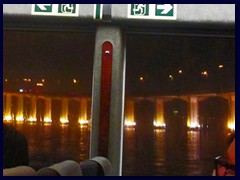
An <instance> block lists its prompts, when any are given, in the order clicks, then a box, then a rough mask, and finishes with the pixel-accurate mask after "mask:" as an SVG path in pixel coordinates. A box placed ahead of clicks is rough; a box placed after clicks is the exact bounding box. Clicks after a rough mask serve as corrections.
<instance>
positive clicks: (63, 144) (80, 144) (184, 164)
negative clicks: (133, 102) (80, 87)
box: [16, 124, 226, 176]
mask: <svg viewBox="0 0 240 180" xmlns="http://www.w3.org/2000/svg"><path fill="white" fill-rule="evenodd" d="M16 128H17V129H18V130H19V131H21V132H22V133H23V134H24V135H25V136H26V137H27V140H28V143H29V153H30V154H29V155H30V165H31V166H32V167H34V168H35V169H39V168H41V167H44V166H49V165H52V164H53V163H58V162H60V161H63V160H66V159H72V160H75V161H78V162H80V161H83V160H86V159H88V152H89V141H90V130H89V128H88V127H81V126H80V125H78V124H71V125H64V126H61V125H41V124H16ZM225 136H226V135H225V134H224V133H219V132H217V131H216V130H213V129H208V130H204V131H185V130H178V128H175V129H168V130H160V129H155V130H152V131H151V132H147V133H141V132H138V130H137V129H133V128H125V129H124V149H123V175H124V176H131V175H137V176H145V175H146V176H152V175H157V176H209V175H211V173H212V170H213V168H214V166H213V158H214V157H215V156H217V155H220V154H223V153H224V151H225V150H226V143H225V140H224V138H225Z"/></svg>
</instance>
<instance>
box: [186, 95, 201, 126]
mask: <svg viewBox="0 0 240 180" xmlns="http://www.w3.org/2000/svg"><path fill="white" fill-rule="evenodd" d="M187 126H188V127H189V128H199V127H200V124H199V118H198V98H197V97H196V96H190V105H189V115H188V120H187Z"/></svg>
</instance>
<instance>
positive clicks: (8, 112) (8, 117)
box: [4, 94, 12, 121]
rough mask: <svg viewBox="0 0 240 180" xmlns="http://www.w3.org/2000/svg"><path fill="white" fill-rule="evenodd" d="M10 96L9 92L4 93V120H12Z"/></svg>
mask: <svg viewBox="0 0 240 180" xmlns="http://www.w3.org/2000/svg"><path fill="white" fill-rule="evenodd" d="M11 106H12V96H11V94H6V105H5V114H4V120H6V121H11V120H12V109H11Z"/></svg>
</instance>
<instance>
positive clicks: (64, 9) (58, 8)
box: [31, 4, 79, 16]
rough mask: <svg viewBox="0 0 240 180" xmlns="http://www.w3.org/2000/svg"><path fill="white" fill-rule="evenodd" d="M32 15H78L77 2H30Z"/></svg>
mask: <svg viewBox="0 0 240 180" xmlns="http://www.w3.org/2000/svg"><path fill="white" fill-rule="evenodd" d="M31 14H32V15H43V16H78V14H79V4H32V13H31Z"/></svg>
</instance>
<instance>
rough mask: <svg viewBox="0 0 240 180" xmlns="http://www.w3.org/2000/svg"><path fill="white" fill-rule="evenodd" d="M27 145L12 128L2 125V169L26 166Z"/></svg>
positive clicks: (21, 136)
mask: <svg viewBox="0 0 240 180" xmlns="http://www.w3.org/2000/svg"><path fill="white" fill-rule="evenodd" d="M28 163H29V159H28V143H27V140H26V138H25V136H24V135H22V134H21V133H20V132H18V131H17V130H16V129H15V128H14V127H13V126H10V125H7V124H5V123H3V169H4V168H12V167H16V166H27V165H28Z"/></svg>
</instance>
